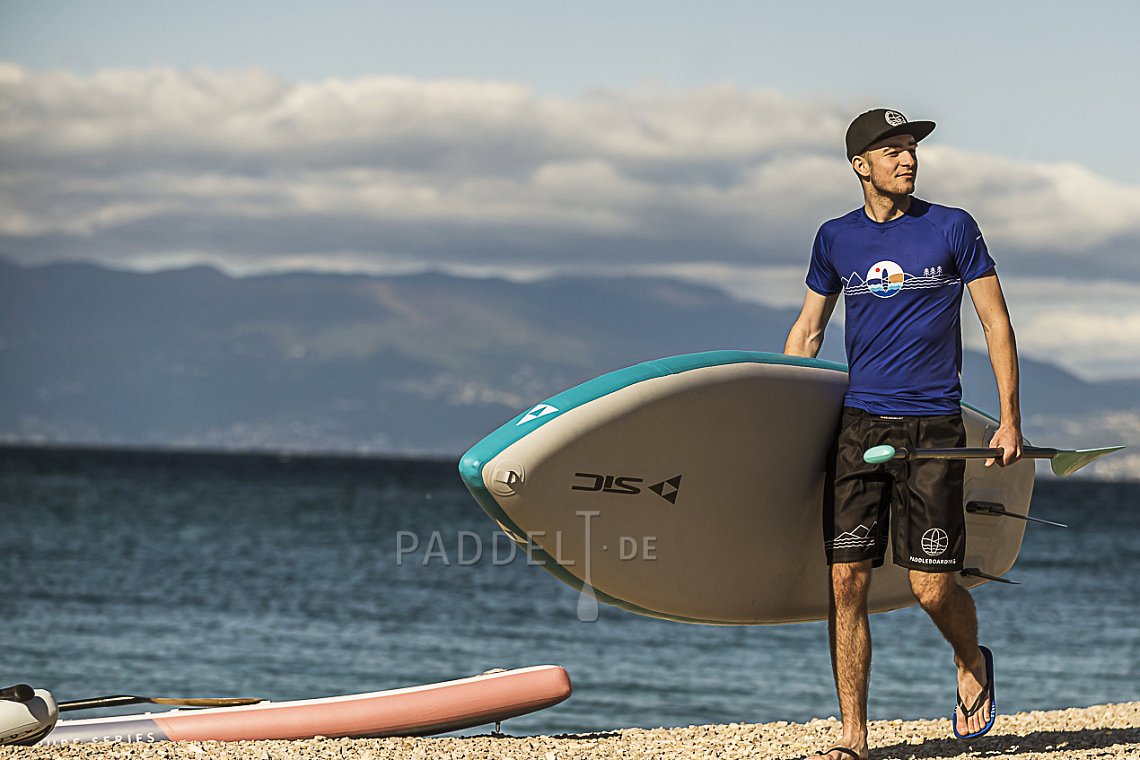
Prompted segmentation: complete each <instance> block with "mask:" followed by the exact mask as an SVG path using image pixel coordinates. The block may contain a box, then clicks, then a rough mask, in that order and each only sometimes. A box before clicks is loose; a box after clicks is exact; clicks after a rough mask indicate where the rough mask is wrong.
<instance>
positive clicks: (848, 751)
mask: <svg viewBox="0 0 1140 760" xmlns="http://www.w3.org/2000/svg"><path fill="white" fill-rule="evenodd" d="M832 752H842V753H843V754H844V755H847V756H848V757H853V758H855V760H863V758H862V757H860V756H859V753H858V752H856V751H855V750H853V749H851V748H850V747H844V746H843V745H841V744H836V745H835V746H834V747H832V748H831V749H829V750H827V751H825V752H824V753H823V754H825V755H830V754H831V753H832Z"/></svg>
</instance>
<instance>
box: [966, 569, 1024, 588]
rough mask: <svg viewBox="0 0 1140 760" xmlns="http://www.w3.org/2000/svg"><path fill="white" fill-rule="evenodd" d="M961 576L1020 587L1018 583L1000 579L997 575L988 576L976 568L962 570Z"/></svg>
mask: <svg viewBox="0 0 1140 760" xmlns="http://www.w3.org/2000/svg"><path fill="white" fill-rule="evenodd" d="M962 575H972V576H974V577H975V578H985V579H986V580H987V581H996V582H997V583H1008V584H1009V585H1010V586H1020V585H1021V583H1020V582H1019V581H1011V580H1010V579H1009V578H1002V577H1001V576H999V575H990V574H989V573H983V572H982V571H981V570H979V569H978V568H976V567H965V568H962Z"/></svg>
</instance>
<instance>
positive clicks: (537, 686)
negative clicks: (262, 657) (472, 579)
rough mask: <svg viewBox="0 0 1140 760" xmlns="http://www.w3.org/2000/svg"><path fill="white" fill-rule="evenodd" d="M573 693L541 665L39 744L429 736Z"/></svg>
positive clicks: (193, 713)
mask: <svg viewBox="0 0 1140 760" xmlns="http://www.w3.org/2000/svg"><path fill="white" fill-rule="evenodd" d="M570 693H571V686H570V677H569V676H568V675H567V674H566V671H565V670H563V669H562V668H560V667H558V666H556V665H540V666H536V667H530V668H519V669H515V670H503V671H489V672H487V673H484V674H482V675H478V676H472V677H470V678H461V679H458V680H454V681H445V682H442V683H435V684H427V685H424V686H412V687H409V688H405V689H391V690H389V691H377V692H371V693H368V694H348V695H344V696H338V697H325V698H322V699H305V700H298V701H295V702H260V703H258V704H255V705H245V706H240V707H219V708H209V709H204V710H171V711H169V712H161V713H146V714H143V715H119V716H115V717H110V718H93V719H89V720H65V721H60V722H59V723H58V724H56V726H55V729H54V730H52V731H51V733H49V734H47V737H46V738H44V739H43V740H42V741H40V744H70V743H73V742H111V741H113V742H159V741H187V740H196V741H243V740H247V739H308V738H312V737H314V736H329V737H355V738H363V737H376V736H422V735H425V734H438V733H443V732H446V731H457V730H459V729H462V728H470V727H472V726H479V725H483V724H485V723H494V722H497V721H501V720H506V719H507V718H513V717H516V716H518V715H525V714H526V713H530V712H534V711H536V710H542V709H544V708H547V707H551V706H552V705H556V704H558V703H559V702H561V701H563V700H564V699H566V698H568V697H569V696H570Z"/></svg>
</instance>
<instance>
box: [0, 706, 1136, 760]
mask: <svg viewBox="0 0 1140 760" xmlns="http://www.w3.org/2000/svg"><path fill="white" fill-rule="evenodd" d="M505 728H506V730H507V731H509V730H510V724H509V723H507V724H506V726H505ZM838 734H839V722H838V721H837V720H836V719H835V718H828V719H817V720H812V721H810V722H808V723H789V722H787V721H779V722H776V723H730V724H725V725H707V726H688V727H678V728H655V729H641V728H631V729H615V730H612V731H599V732H594V733H583V734H560V735H556V736H543V735H536V736H510V735H507V736H490V735H487V734H481V735H478V736H465V737H393V738H387V739H326V738H316V739H302V740H296V741H245V742H203V741H191V742H164V743H160V744H113V743H103V744H72V745H67V746H50V747H49V746H44V747H34V746H33V747H10V746H9V747H0V760H9V758H12V759H13V760H14V759H15V758H49V757H50V758H77V759H78V758H83V759H84V760H86V759H87V758H95V757H113V758H124V759H126V758H164V759H171V760H173V759H177V758H192V759H194V760H201V759H202V758H207V757H208V758H223V759H228V760H277V759H278V758H280V759H282V760H285V759H288V760H292V759H293V758H298V759H300V758H343V759H345V760H388V759H392V760H396V759H399V760H404V759H405V758H406V759H408V760H434V759H435V758H439V759H440V760H467V759H469V758H470V759H471V760H476V759H483V758H486V759H487V760H504V759H505V758H510V759H511V760H514V759H516V758H517V759H518V760H564V759H566V758H590V759H591V760H594V759H597V760H602V759H603V758H618V757H620V758H624V759H627V760H639V759H642V758H644V759H648V758H660V759H661V760H667V759H670V758H771V759H772V760H796V759H797V758H802V757H804V756H805V755H807V754H809V753H811V752H815V751H818V750H822V749H826V748H827V747H829V746H831V744H830V743H829V742H831V741H832V740H833V739H835V738H836V737H837V736H838ZM870 734H871V737H870V738H871V747H872V749H871V757H872V758H875V759H876V760H887V759H888V758H889V759H890V760H896V759H897V760H920V759H922V758H942V759H943V760H955V759H957V758H963V759H964V758H985V759H986V760H1006V759H1008V760H1044V759H1045V758H1049V759H1050V760H1074V759H1080V758H1121V760H1125V759H1128V760H1136V759H1137V758H1140V702H1124V703H1118V704H1107V705H1094V706H1092V707H1084V708H1069V709H1065V710H1043V711H1033V712H1023V713H1015V714H1011V715H1001V714H999V715H998V719H997V723H996V724H995V726H994V728H993V730H992V731H991V732H990V733H989V734H988V735H986V736H984V737H982V738H980V739H977V740H975V741H973V742H963V741H959V740H957V739H954V738H953V737H952V734H951V731H950V721H949V720H947V719H935V720H912V721H902V720H891V721H884V720H880V721H872V722H871V724H870Z"/></svg>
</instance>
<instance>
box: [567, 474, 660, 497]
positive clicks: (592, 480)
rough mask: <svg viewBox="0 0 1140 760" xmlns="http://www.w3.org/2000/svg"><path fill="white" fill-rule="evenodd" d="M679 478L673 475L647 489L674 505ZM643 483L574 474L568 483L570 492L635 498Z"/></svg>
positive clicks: (625, 477) (629, 477) (627, 478)
mask: <svg viewBox="0 0 1140 760" xmlns="http://www.w3.org/2000/svg"><path fill="white" fill-rule="evenodd" d="M681 477H682V476H680V475H675V476H673V477H671V478H668V479H667V480H662V481H661V482H660V483H654V484H653V485H651V486H649V487H648V488H649V490H650V491H652V492H653V493H655V494H657V495H658V496H660V497H661V498H662V499H664V500H665V501H667V502H669V503H670V504H676V503H677V495H678V494H679V493H680V492H681ZM644 482H645V478H638V477H635V476H633V475H604V474H601V473H596V472H576V473H574V480H573V481H572V482H571V483H570V490H571V491H588V492H591V493H612V494H618V495H622V496H636V495H637V494H639V493H641V491H642V485H641V484H642V483H644Z"/></svg>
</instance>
